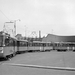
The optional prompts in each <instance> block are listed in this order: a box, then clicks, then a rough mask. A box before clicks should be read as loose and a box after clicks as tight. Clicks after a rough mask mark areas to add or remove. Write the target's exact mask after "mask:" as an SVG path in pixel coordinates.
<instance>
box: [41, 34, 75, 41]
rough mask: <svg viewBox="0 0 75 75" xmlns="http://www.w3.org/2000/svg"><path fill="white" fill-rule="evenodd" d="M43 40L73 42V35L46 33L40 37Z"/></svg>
mask: <svg viewBox="0 0 75 75" xmlns="http://www.w3.org/2000/svg"><path fill="white" fill-rule="evenodd" d="M42 41H44V42H75V36H59V35H53V34H48V35H47V36H46V37H44V38H43V39H42Z"/></svg>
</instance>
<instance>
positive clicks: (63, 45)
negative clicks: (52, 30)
mask: <svg viewBox="0 0 75 75" xmlns="http://www.w3.org/2000/svg"><path fill="white" fill-rule="evenodd" d="M53 49H54V50H57V51H75V43H74V42H55V43H54V44H53Z"/></svg>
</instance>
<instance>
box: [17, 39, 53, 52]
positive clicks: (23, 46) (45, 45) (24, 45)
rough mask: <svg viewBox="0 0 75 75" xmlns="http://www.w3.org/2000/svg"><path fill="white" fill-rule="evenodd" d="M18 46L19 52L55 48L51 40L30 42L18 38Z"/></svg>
mask: <svg viewBox="0 0 75 75" xmlns="http://www.w3.org/2000/svg"><path fill="white" fill-rule="evenodd" d="M17 48H18V50H17V52H18V53H23V52H36V51H40V52H42V51H51V50H52V49H53V47H52V44H51V42H41V41H33V42H29V41H27V40H18V42H17Z"/></svg>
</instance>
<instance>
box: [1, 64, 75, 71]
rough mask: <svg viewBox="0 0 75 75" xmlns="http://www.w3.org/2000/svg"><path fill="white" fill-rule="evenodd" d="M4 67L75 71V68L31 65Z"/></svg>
mask: <svg viewBox="0 0 75 75" xmlns="http://www.w3.org/2000/svg"><path fill="white" fill-rule="evenodd" d="M2 65H10V66H18V67H29V68H40V69H53V70H65V71H75V68H71V67H53V66H41V65H29V64H15V63H4V64H2Z"/></svg>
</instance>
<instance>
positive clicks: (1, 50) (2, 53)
mask: <svg viewBox="0 0 75 75" xmlns="http://www.w3.org/2000/svg"><path fill="white" fill-rule="evenodd" d="M16 52H17V39H15V38H12V37H10V35H9V34H7V33H0V58H6V59H7V58H8V57H11V56H15V55H16Z"/></svg>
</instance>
